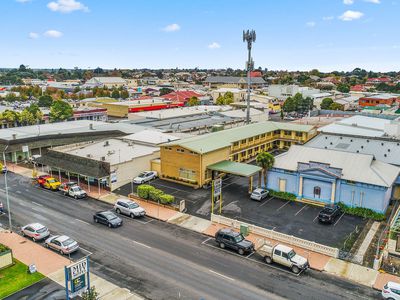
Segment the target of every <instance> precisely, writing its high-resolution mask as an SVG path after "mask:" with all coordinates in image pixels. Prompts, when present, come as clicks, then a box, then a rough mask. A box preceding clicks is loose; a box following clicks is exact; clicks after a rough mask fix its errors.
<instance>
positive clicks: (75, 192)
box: [67, 185, 87, 199]
mask: <svg viewBox="0 0 400 300" xmlns="http://www.w3.org/2000/svg"><path fill="white" fill-rule="evenodd" d="M67 195H68V196H71V197H73V198H75V199H83V198H86V196H87V193H86V191H85V190H83V189H82V188H81V187H80V186H78V185H74V186H71V187H70V188H69V189H68V192H67Z"/></svg>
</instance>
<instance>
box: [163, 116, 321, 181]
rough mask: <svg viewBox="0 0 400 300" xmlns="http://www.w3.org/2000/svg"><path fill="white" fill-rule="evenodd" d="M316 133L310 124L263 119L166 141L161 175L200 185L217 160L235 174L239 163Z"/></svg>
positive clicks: (206, 179)
mask: <svg viewBox="0 0 400 300" xmlns="http://www.w3.org/2000/svg"><path fill="white" fill-rule="evenodd" d="M315 135H316V130H315V129H314V127H313V126H309V125H298V124H290V123H280V122H262V123H254V124H249V125H245V126H241V127H236V128H232V129H226V130H222V131H218V132H214V133H209V134H205V135H200V136H195V137H190V138H187V139H182V140H179V141H174V142H170V143H166V144H163V145H161V151H160V161H161V177H162V178H164V179H166V180H171V181H177V182H180V183H185V184H189V185H191V186H193V187H201V186H203V185H205V184H207V183H209V182H210V181H211V180H212V170H211V168H212V169H213V170H217V169H219V168H218V163H221V164H224V167H227V168H228V169H231V170H232V172H231V173H233V174H235V172H234V169H236V168H238V166H239V165H238V164H237V163H241V162H248V161H251V160H254V159H255V158H256V156H257V154H258V153H260V152H263V151H270V150H273V149H287V148H289V147H290V146H291V145H292V144H304V143H305V142H307V141H308V140H309V139H311V138H312V137H313V136H315ZM226 162H232V163H226ZM243 168H245V169H246V168H247V170H246V171H247V174H248V175H249V176H250V175H253V174H252V173H251V170H249V168H248V167H246V166H245V165H244V164H243ZM229 173H230V172H229ZM245 173H246V172H245ZM236 174H238V173H236ZM239 175H240V174H239Z"/></svg>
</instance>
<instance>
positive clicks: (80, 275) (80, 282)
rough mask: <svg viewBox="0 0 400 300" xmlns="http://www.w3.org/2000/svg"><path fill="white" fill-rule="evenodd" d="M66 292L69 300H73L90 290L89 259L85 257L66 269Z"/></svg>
mask: <svg viewBox="0 0 400 300" xmlns="http://www.w3.org/2000/svg"><path fill="white" fill-rule="evenodd" d="M64 271H65V292H66V295H67V299H72V298H74V297H76V296H78V295H81V294H82V292H84V291H86V290H88V289H90V276H89V258H88V257H85V258H83V259H81V260H79V261H77V262H75V263H73V264H71V265H69V266H66V267H64Z"/></svg>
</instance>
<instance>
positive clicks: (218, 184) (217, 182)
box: [214, 178, 222, 197]
mask: <svg viewBox="0 0 400 300" xmlns="http://www.w3.org/2000/svg"><path fill="white" fill-rule="evenodd" d="M221 190H222V180H221V178H217V179H215V180H214V197H218V196H219V195H221Z"/></svg>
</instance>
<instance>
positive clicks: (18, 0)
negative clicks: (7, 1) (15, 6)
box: [15, 0, 32, 3]
mask: <svg viewBox="0 0 400 300" xmlns="http://www.w3.org/2000/svg"><path fill="white" fill-rule="evenodd" d="M15 1H17V2H19V3H27V2H31V1H32V0H15Z"/></svg>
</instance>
